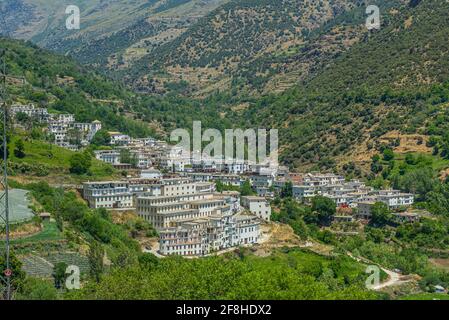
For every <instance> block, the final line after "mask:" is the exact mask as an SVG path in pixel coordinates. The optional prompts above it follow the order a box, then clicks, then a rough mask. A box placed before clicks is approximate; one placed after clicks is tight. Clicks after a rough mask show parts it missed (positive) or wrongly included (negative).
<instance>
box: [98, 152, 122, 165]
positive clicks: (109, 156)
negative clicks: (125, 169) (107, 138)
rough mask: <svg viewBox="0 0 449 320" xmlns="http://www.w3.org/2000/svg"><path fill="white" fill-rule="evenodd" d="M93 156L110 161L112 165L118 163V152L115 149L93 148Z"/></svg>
mask: <svg viewBox="0 0 449 320" xmlns="http://www.w3.org/2000/svg"><path fill="white" fill-rule="evenodd" d="M94 153H95V158H96V159H98V160H100V161H103V162H106V163H110V164H112V165H114V164H120V163H121V162H120V152H118V151H117V150H95V151H94Z"/></svg>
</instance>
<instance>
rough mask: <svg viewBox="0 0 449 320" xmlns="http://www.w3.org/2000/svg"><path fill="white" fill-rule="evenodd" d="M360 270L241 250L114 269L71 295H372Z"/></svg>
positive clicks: (299, 255)
mask: <svg viewBox="0 0 449 320" xmlns="http://www.w3.org/2000/svg"><path fill="white" fill-rule="evenodd" d="M365 278H366V276H365V274H364V268H363V267H362V266H361V265H358V264H354V262H353V261H352V260H351V259H349V258H345V257H335V258H324V257H320V256H318V255H316V254H313V253H310V252H304V251H301V250H296V249H295V250H285V251H284V252H282V251H280V252H277V253H275V254H273V256H271V257H269V258H258V257H255V256H253V255H248V254H247V253H245V251H240V252H239V253H237V254H233V255H227V256H225V257H212V258H205V259H198V260H190V259H183V258H176V257H171V258H166V259H160V260H158V259H157V258H154V257H152V256H151V255H149V254H145V255H143V256H142V257H141V258H140V259H139V264H136V265H132V266H128V267H127V268H126V269H125V270H124V269H117V270H114V271H113V272H111V273H110V274H109V275H107V276H105V277H104V278H103V279H102V281H101V282H100V283H99V284H95V283H90V284H89V285H87V286H86V287H85V288H83V290H82V291H80V292H73V293H71V294H69V295H68V297H70V298H76V299H80V298H82V299H86V298H88V299H139V300H140V299H150V300H152V299H182V300H184V299H206V300H208V299H218V300H221V299H239V300H240V299H250V300H252V299H287V300H288V299H314V300H320V299H373V298H376V297H379V296H378V295H377V294H376V293H373V292H369V291H367V290H366V289H365V288H364V286H363V285H364V280H365Z"/></svg>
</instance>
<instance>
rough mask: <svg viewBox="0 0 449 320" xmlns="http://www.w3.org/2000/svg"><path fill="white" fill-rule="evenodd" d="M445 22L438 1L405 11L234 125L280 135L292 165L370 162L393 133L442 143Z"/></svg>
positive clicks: (447, 77)
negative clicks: (439, 139) (252, 126)
mask: <svg viewBox="0 0 449 320" xmlns="http://www.w3.org/2000/svg"><path fill="white" fill-rule="evenodd" d="M448 14H449V7H448V6H447V3H446V1H442V0H439V1H431V2H430V1H422V2H421V3H419V4H418V5H416V6H413V7H412V6H410V5H409V4H405V5H403V6H402V8H401V10H399V11H397V12H396V13H395V14H394V15H393V16H392V18H391V20H390V21H388V22H387V23H385V24H384V25H383V27H382V28H381V30H379V31H376V32H372V33H370V34H369V35H367V36H366V37H364V38H363V39H362V40H361V41H360V42H359V43H358V44H356V45H354V46H353V47H352V48H351V49H349V50H348V51H347V52H346V53H344V54H342V55H340V56H339V57H337V58H336V59H334V60H332V62H331V63H329V64H328V65H327V66H326V68H324V69H323V70H321V71H320V72H318V73H317V74H316V75H314V76H313V77H312V78H310V79H306V80H305V81H304V82H303V83H302V85H300V86H298V87H297V88H295V89H294V90H291V91H288V92H286V93H285V94H283V95H281V96H278V97H273V96H271V97H266V98H263V99H262V100H261V101H258V102H257V103H255V104H254V105H252V106H251V107H250V108H246V109H245V110H244V111H242V112H241V114H240V118H242V119H251V120H250V121H248V122H247V123H249V122H251V123H252V124H254V123H261V124H263V125H265V126H269V127H271V126H272V127H277V128H281V136H282V140H283V141H284V143H285V145H288V147H287V148H286V150H284V160H285V161H287V162H289V163H295V164H296V165H300V164H304V163H320V164H321V165H323V166H328V167H332V165H333V163H334V161H333V160H335V159H337V160H341V161H346V162H347V161H348V159H351V160H352V161H357V160H360V161H361V162H364V161H365V162H366V161H369V160H370V156H371V155H373V154H374V153H375V152H376V147H380V146H381V145H382V144H384V140H385V139H383V138H385V136H384V135H385V134H388V133H392V132H395V131H398V132H396V138H399V139H401V138H406V137H404V136H401V134H402V135H406V134H409V135H412V134H421V135H424V136H423V137H421V144H422V139H424V140H426V139H427V138H428V137H427V138H426V136H428V135H429V134H435V133H437V134H438V135H444V130H443V129H442V128H445V124H444V122H443V121H442V120H441V118H443V119H444V118H445V114H446V112H447V108H446V107H447V101H448V93H447V81H448V80H449V74H448V72H449V68H448V67H449V66H448V61H449V60H448V49H449V43H448V42H447V41H446V40H445V38H446V35H447V34H448V32H449V29H448V28H449V23H448ZM255 119H257V120H255ZM387 140H388V139H387ZM416 140H417V144H418V142H419V140H420V139H418V137H416ZM419 148H420V147H419V145H416V146H414V148H412V149H413V150H419ZM422 150H423V151H426V150H425V149H422Z"/></svg>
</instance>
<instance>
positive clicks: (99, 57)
mask: <svg viewBox="0 0 449 320" xmlns="http://www.w3.org/2000/svg"><path fill="white" fill-rule="evenodd" d="M225 2H226V0H167V1H162V0H133V1H128V0H115V1H102V0H75V1H67V0H8V1H6V3H2V4H1V6H0V21H5V23H4V24H3V23H2V24H3V25H2V27H0V34H3V35H5V34H11V35H12V36H14V37H15V38H20V39H25V40H31V41H32V42H33V43H36V44H38V45H39V46H41V47H44V48H47V49H51V50H53V51H56V52H59V53H63V54H70V55H72V56H73V57H74V58H75V59H77V60H78V61H79V62H82V63H86V64H91V65H95V66H96V67H98V68H99V69H100V68H101V69H102V70H103V71H109V70H115V69H117V68H123V67H125V66H129V65H131V64H132V63H133V61H134V60H136V59H138V58H140V57H142V56H144V55H146V54H147V53H148V52H151V51H152V50H153V49H154V48H155V47H157V46H159V45H161V44H162V43H165V42H168V41H172V40H173V39H175V38H176V37H177V36H179V35H180V34H181V33H182V32H183V31H185V30H186V29H187V28H188V27H189V26H191V25H192V24H193V23H195V22H196V21H197V20H198V18H199V17H201V16H204V15H205V14H207V13H208V12H210V11H211V10H213V9H215V8H216V7H217V6H219V5H220V4H222V3H225ZM69 5H76V6H78V7H79V9H80V17H81V26H80V27H81V28H80V29H79V30H67V29H66V19H67V18H68V17H69V15H68V14H66V12H65V10H66V8H67V6H69Z"/></svg>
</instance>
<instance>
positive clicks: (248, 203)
mask: <svg viewBox="0 0 449 320" xmlns="http://www.w3.org/2000/svg"><path fill="white" fill-rule="evenodd" d="M242 206H243V207H245V208H246V209H247V210H249V211H250V212H251V213H252V214H254V215H255V216H257V217H259V218H260V219H262V220H265V221H270V219H271V206H270V204H269V203H268V201H267V200H266V199H265V198H263V197H253V196H247V197H242Z"/></svg>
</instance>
